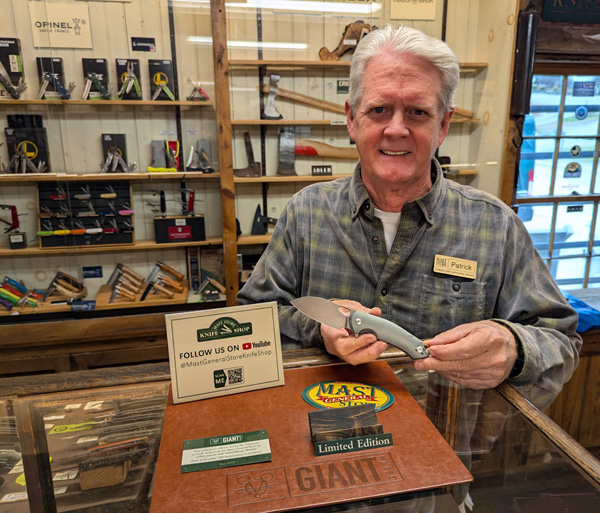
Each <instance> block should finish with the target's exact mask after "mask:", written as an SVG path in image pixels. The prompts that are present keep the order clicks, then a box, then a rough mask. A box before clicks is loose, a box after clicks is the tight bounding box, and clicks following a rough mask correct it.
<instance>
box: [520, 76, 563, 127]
mask: <svg viewBox="0 0 600 513" xmlns="http://www.w3.org/2000/svg"><path fill="white" fill-rule="evenodd" d="M563 81H564V78H563V77H562V76H552V75H534V76H533V81H532V84H531V99H530V113H531V114H528V115H527V116H526V117H525V125H524V126H523V135H532V136H556V135H557V133H558V115H559V112H560V101H561V98H562V88H563Z"/></svg>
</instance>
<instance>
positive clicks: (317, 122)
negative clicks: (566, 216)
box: [231, 117, 480, 126]
mask: <svg viewBox="0 0 600 513" xmlns="http://www.w3.org/2000/svg"><path fill="white" fill-rule="evenodd" d="M479 121H480V120H479V119H478V118H461V117H459V118H456V117H453V118H452V119H451V120H450V124H451V125H458V124H465V123H479ZM346 124H347V123H346V120H345V119H339V120H336V119H232V120H231V125H232V126H250V125H266V126H268V125H273V126H280V125H314V126H317V125H330V126H336V125H339V126H346Z"/></svg>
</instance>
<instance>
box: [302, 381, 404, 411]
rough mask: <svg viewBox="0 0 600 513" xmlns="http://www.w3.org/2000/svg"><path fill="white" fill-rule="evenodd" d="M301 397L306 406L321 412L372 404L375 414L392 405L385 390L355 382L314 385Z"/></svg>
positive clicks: (324, 382)
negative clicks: (313, 407) (329, 409)
mask: <svg viewBox="0 0 600 513" xmlns="http://www.w3.org/2000/svg"><path fill="white" fill-rule="evenodd" d="M302 397H303V399H304V400H305V401H306V402H307V403H308V404H310V405H311V406H315V407H317V408H320V409H321V410H326V409H328V408H345V407H346V406H358V405H360V404H372V405H373V406H375V411H376V412H377V411H381V410H385V409H386V408H389V407H390V406H391V405H392V404H394V396H393V395H392V394H390V393H389V392H388V391H387V390H386V389H385V388H381V387H378V386H375V385H369V384H367V383H358V382H355V381H323V382H321V383H316V384H314V385H310V386H309V387H307V388H305V389H304V390H303V391H302Z"/></svg>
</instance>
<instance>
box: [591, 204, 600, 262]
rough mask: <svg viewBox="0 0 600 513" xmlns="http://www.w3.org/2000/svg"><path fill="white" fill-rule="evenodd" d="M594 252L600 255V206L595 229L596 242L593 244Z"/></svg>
mask: <svg viewBox="0 0 600 513" xmlns="http://www.w3.org/2000/svg"><path fill="white" fill-rule="evenodd" d="M592 254H594V255H600V208H599V209H598V212H597V213H596V228H595V230H594V242H593V245H592Z"/></svg>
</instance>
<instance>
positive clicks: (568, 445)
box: [495, 382, 600, 489]
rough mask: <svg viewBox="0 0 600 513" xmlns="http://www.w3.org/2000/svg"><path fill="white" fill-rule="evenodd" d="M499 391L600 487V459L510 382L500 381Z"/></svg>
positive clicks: (585, 475)
mask: <svg viewBox="0 0 600 513" xmlns="http://www.w3.org/2000/svg"><path fill="white" fill-rule="evenodd" d="M495 390H496V392H498V393H499V394H500V395H501V396H502V397H503V398H504V399H506V401H508V402H509V403H510V404H511V405H512V406H513V407H514V408H515V409H516V410H517V411H519V412H520V413H521V414H523V416H524V417H525V418H526V419H527V420H528V421H529V422H530V423H531V424H533V426H535V427H536V428H537V429H538V430H539V431H540V433H541V434H542V435H543V436H545V437H546V438H547V439H548V440H549V441H550V442H551V443H553V444H554V445H556V447H557V448H558V449H559V451H560V452H561V453H562V454H563V456H565V457H566V458H567V459H568V460H570V461H571V463H572V464H573V466H574V468H575V469H576V470H577V471H578V472H579V473H580V474H581V475H582V476H583V477H584V478H585V479H587V480H588V481H589V482H590V483H591V484H592V485H593V486H595V487H596V488H597V489H600V461H599V460H598V459H596V458H595V457H594V456H593V455H592V454H591V453H590V452H589V451H587V450H586V449H585V448H584V447H583V446H582V445H581V444H579V442H577V441H576V440H575V439H574V438H572V437H571V436H570V435H569V434H568V433H567V432H566V431H565V430H564V429H562V428H561V427H560V426H558V424H556V423H555V422H554V421H553V420H552V419H550V418H549V417H548V416H547V415H546V414H544V413H542V412H541V411H540V410H539V409H537V408H536V407H535V406H534V405H533V404H532V403H531V402H529V401H528V400H527V399H526V398H525V397H523V396H522V395H521V394H520V393H519V392H518V391H517V390H516V389H515V388H514V387H512V386H511V385H510V384H509V383H507V382H504V383H500V385H498V386H497V387H496V389H495Z"/></svg>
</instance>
